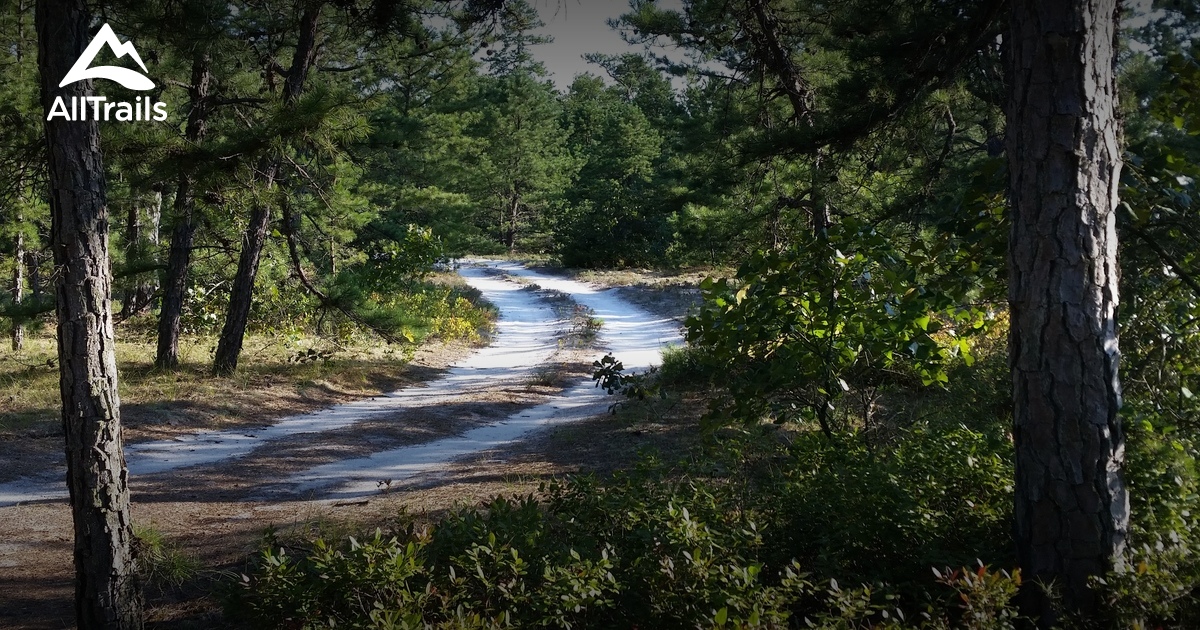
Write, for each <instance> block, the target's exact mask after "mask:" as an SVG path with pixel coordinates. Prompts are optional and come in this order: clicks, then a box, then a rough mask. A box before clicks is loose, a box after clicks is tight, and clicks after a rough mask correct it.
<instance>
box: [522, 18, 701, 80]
mask: <svg viewBox="0 0 1200 630" xmlns="http://www.w3.org/2000/svg"><path fill="white" fill-rule="evenodd" d="M529 2H530V4H532V5H534V6H535V7H537V10H538V14H539V15H540V16H541V18H542V21H543V22H545V23H546V26H545V27H544V28H542V29H541V30H539V31H536V34H537V35H549V36H550V37H553V38H554V41H553V42H552V43H549V44H543V45H541V46H535V47H534V48H533V50H532V52H533V55H534V57H536V58H537V59H538V61H541V62H542V63H543V64H545V65H546V69H547V70H548V71H550V74H551V75H552V78H553V79H554V84H555V85H557V86H558V87H559V88H560V89H566V88H567V87H568V86H570V85H571V81H572V79H574V78H575V75H576V74H579V73H582V72H591V73H592V74H597V75H603V74H604V70H603V69H601V68H600V67H599V66H595V65H592V64H589V63H588V62H586V61H584V60H583V58H582V56H583V55H585V54H587V53H592V52H601V53H606V54H617V53H623V52H641V50H642V47H641V46H630V45H629V44H626V43H625V41H624V40H622V39H621V36H620V34H618V33H617V31H615V30H613V29H611V28H609V27H608V24H607V23H606V21H607V20H608V19H609V18H615V17H619V16H620V15H621V14H622V13H627V12H628V11H629V1H628V0H529ZM658 5H659V6H660V7H663V8H666V9H678V8H682V6H683V2H682V0H660V1H659V3H658Z"/></svg>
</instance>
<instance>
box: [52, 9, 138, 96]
mask: <svg viewBox="0 0 1200 630" xmlns="http://www.w3.org/2000/svg"><path fill="white" fill-rule="evenodd" d="M106 44H107V45H108V48H109V50H112V51H113V54H114V55H116V56H117V58H118V59H119V58H121V57H124V56H125V55H129V56H130V57H133V60H134V61H136V62H137V65H138V66H140V67H141V68H142V72H146V71H147V70H146V64H144V63H142V58H141V57H140V56H138V53H137V49H135V48H134V47H133V42H132V41H129V42H125V43H124V44H122V43H121V40H119V39H117V34H116V33H114V32H113V30H112V27H110V26H109V25H108V24H107V23H106V24H105V25H104V26H101V27H100V32H98V33H96V37H95V38H94V39H92V41H91V43H90V44H88V47H87V48H86V49H84V51H83V54H82V55H80V56H79V59H78V60H77V61H76V62H75V65H73V66H71V70H70V72H68V73H67V76H66V77H64V78H63V80H62V83H59V84H58V87H63V86H64V85H67V84H68V83H74V82H76V81H83V80H85V79H108V80H109V81H116V82H117V83H120V84H121V85H123V86H125V87H126V88H129V89H130V90H152V89H154V82H153V81H151V80H150V79H148V78H146V75H144V74H140V73H138V72H135V71H133V70H130V69H129V68H122V67H120V66H96V67H94V68H89V67H88V66H90V65H91V64H92V61H94V60H95V59H96V55H97V54H99V53H100V48H101V47H103V46H104V45H106Z"/></svg>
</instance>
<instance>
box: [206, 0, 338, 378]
mask: <svg viewBox="0 0 1200 630" xmlns="http://www.w3.org/2000/svg"><path fill="white" fill-rule="evenodd" d="M323 5H324V2H320V1H314V2H309V3H308V5H307V6H306V7H305V9H304V13H303V14H302V15H301V16H300V28H299V37H298V38H297V40H296V49H295V51H294V52H293V55H292V66H291V68H290V69H289V70H288V73H287V81H285V82H284V86H283V103H284V105H285V106H287V107H292V106H294V105H295V104H296V102H297V101H298V100H299V98H300V94H301V93H302V92H303V90H304V82H305V80H306V79H307V78H308V72H309V70H310V69H311V68H312V66H313V64H314V63H315V62H316V55H317V25H318V23H319V21H320V17H321V7H322V6H323ZM280 162H281V160H280V159H276V160H274V161H273V162H272V163H270V165H269V166H267V167H266V168H265V169H264V171H265V175H263V178H262V183H263V186H264V188H266V189H267V190H270V189H271V188H272V187H273V186H274V185H275V178H276V176H277V175H278V174H279V168H280ZM270 225H271V208H270V206H267V205H265V204H264V205H260V206H257V207H255V209H254V212H252V213H251V215H250V223H249V225H247V227H246V233H245V234H244V235H243V237H242V252H241V255H240V256H239V258H238V269H237V274H236V275H235V276H234V279H233V287H232V289H231V290H230V292H229V307H228V310H227V311H226V312H225V324H224V326H222V328H221V337H220V339H218V340H217V351H216V355H215V356H214V357H213V373H215V374H232V373H233V372H234V371H235V370H237V364H238V357H239V356H240V355H241V353H242V342H243V340H244V339H245V336H246V323H247V321H248V320H249V318H250V307H251V305H252V304H253V299H254V280H255V278H257V277H258V264H259V258H260V257H261V255H262V250H263V245H264V244H265V243H266V239H267V228H268V227H270Z"/></svg>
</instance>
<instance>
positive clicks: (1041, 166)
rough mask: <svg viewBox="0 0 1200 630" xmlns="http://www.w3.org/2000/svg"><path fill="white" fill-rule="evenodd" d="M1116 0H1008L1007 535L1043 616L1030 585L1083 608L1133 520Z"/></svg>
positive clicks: (1039, 597)
mask: <svg viewBox="0 0 1200 630" xmlns="http://www.w3.org/2000/svg"><path fill="white" fill-rule="evenodd" d="M1116 3H1117V0H1071V1H1064V2H1042V1H1041V0H1020V1H1018V2H1014V4H1013V7H1012V16H1011V22H1010V32H1009V35H1008V39H1009V41H1008V42H1007V43H1008V47H1009V49H1008V52H1007V54H1008V62H1009V79H1010V86H1011V88H1010V89H1011V92H1010V95H1009V101H1008V112H1007V115H1008V127H1007V128H1008V131H1007V139H1006V143H1007V149H1008V159H1009V170H1010V187H1011V188H1010V194H1011V198H1012V210H1013V212H1012V232H1011V242H1010V244H1009V274H1010V276H1009V302H1010V309H1011V318H1012V327H1011V333H1010V338H1009V348H1010V359H1009V361H1010V367H1011V369H1012V379H1013V403H1014V405H1013V414H1014V417H1013V424H1014V428H1013V437H1014V440H1015V443H1016V444H1015V445H1016V497H1015V500H1016V505H1015V508H1016V531H1015V536H1016V542H1017V552H1018V558H1019V560H1020V565H1021V569H1022V576H1023V578H1024V579H1025V584H1026V585H1028V586H1027V588H1026V589H1025V592H1024V593H1023V595H1022V604H1023V607H1024V609H1025V611H1026V612H1027V613H1029V614H1031V615H1033V616H1035V617H1036V618H1037V619H1038V623H1039V625H1041V626H1043V627H1046V626H1048V625H1049V624H1051V623H1053V622H1054V620H1055V615H1056V613H1055V611H1054V610H1052V605H1051V602H1050V600H1049V599H1048V598H1047V597H1045V596H1044V595H1043V594H1041V592H1040V589H1038V588H1037V587H1036V586H1034V584H1035V581H1042V582H1045V583H1050V582H1053V583H1054V584H1055V587H1056V588H1057V589H1058V592H1059V593H1061V595H1062V598H1063V599H1062V601H1063V604H1064V605H1065V606H1066V607H1067V608H1068V609H1070V610H1074V611H1079V612H1082V613H1084V614H1087V613H1089V612H1092V611H1094V609H1095V607H1096V604H1097V602H1096V597H1095V594H1094V593H1093V592H1092V590H1091V589H1090V588H1089V587H1088V578H1089V577H1091V576H1095V575H1100V574H1103V573H1104V572H1106V571H1107V570H1109V569H1111V568H1112V567H1113V566H1114V564H1115V563H1116V562H1119V561H1120V560H1119V559H1120V556H1121V553H1122V550H1123V548H1124V545H1125V537H1126V534H1127V533H1128V530H1129V498H1128V495H1127V493H1126V490H1125V484H1124V482H1123V480H1122V474H1121V469H1122V466H1123V460H1124V449H1125V441H1124V435H1123V433H1122V430H1121V423H1120V419H1119V417H1118V415H1117V412H1118V410H1119V409H1120V406H1121V389H1120V383H1119V380H1118V376H1117V363H1118V358H1119V353H1118V349H1117V321H1116V314H1117V289H1118V285H1117V275H1118V268H1117V233H1116V215H1115V208H1116V204H1117V183H1118V177H1119V173H1120V169H1121V149H1120V128H1119V122H1118V120H1117V112H1116V106H1117V98H1116V79H1115V69H1114V64H1115V60H1116V48H1115V36H1116V32H1115V31H1116V9H1117V7H1116Z"/></svg>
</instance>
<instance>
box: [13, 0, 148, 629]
mask: <svg viewBox="0 0 1200 630" xmlns="http://www.w3.org/2000/svg"><path fill="white" fill-rule="evenodd" d="M88 23H89V20H88V16H87V13H86V11H85V9H84V6H83V2H82V0H39V1H38V3H37V14H36V25H37V31H38V48H39V56H38V65H39V69H40V71H41V77H42V86H41V88H42V89H41V92H42V107H43V108H44V109H43V111H47V112H48V111H50V105H51V103H52V102H53V100H54V98H55V97H56V96H63V97H64V98H66V99H70V98H72V97H83V96H87V95H91V94H92V82H91V81H80V82H76V83H71V84H69V85H67V86H66V87H64V88H59V87H58V82H59V81H60V80H61V77H63V76H65V75H66V73H67V71H68V70H69V69H70V68H71V66H72V65H73V64H74V63H75V60H76V59H77V58H78V57H79V55H80V54H82V52H83V49H84V46H85V45H86V44H87V43H88V41H89V40H90V39H91V38H90V36H89V33H88ZM45 134H46V148H47V154H48V162H49V189H50V209H51V228H50V233H51V238H50V243H51V247H52V249H53V252H54V265H55V274H54V277H55V282H54V291H55V298H56V311H57V316H58V359H59V375H60V379H61V380H60V391H61V394H62V418H63V432H64V434H65V435H66V455H67V486H68V489H69V492H70V497H71V511H72V516H73V520H74V525H75V547H74V557H75V616H76V619H75V621H76V625H77V626H78V627H79V628H89V629H92V628H112V629H130V628H141V626H142V603H141V594H140V590H139V588H138V584H137V581H136V578H135V574H134V565H133V555H132V544H133V531H132V527H131V525H130V515H129V485H128V481H129V474H128V471H127V469H126V467H125V459H124V456H123V454H122V450H121V447H122V445H121V416H120V401H119V400H118V398H117V368H116V362H115V359H114V355H113V321H112V303H111V297H110V296H111V289H112V276H111V271H110V269H109V259H108V209H107V207H106V202H105V182H104V167H103V164H102V162H101V152H100V128H99V126H98V125H97V123H96V122H95V121H94V120H89V121H86V122H83V121H79V122H69V121H64V120H62V119H55V120H53V121H48V122H46V123H45Z"/></svg>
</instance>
